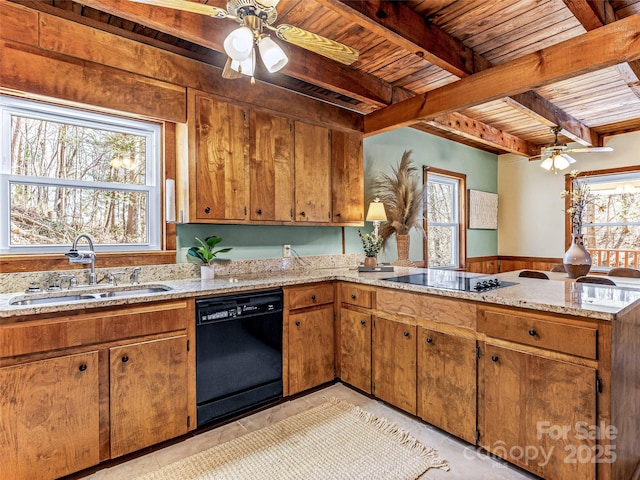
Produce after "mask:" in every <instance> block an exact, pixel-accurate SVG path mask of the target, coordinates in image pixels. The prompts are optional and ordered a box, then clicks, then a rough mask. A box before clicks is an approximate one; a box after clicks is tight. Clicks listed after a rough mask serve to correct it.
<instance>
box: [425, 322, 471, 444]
mask: <svg viewBox="0 0 640 480" xmlns="http://www.w3.org/2000/svg"><path fill="white" fill-rule="evenodd" d="M476 356H477V354H476V341H475V339H469V338H463V337H459V336H456V335H451V334H447V333H442V332H438V331H434V330H429V329H427V328H420V337H419V338H418V416H419V417H420V418H422V419H423V420H424V421H426V422H428V423H430V424H432V425H435V426H436V427H439V428H441V429H443V430H445V431H447V432H449V433H452V434H453V435H456V436H457V437H460V438H462V439H464V440H466V441H468V442H470V443H474V444H475V443H476Z"/></svg>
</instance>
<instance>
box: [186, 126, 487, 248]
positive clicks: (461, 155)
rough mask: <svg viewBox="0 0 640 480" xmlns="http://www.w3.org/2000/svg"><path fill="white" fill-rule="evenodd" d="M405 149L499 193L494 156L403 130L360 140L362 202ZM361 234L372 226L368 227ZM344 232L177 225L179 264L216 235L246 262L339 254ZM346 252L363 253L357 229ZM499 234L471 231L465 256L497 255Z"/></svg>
mask: <svg viewBox="0 0 640 480" xmlns="http://www.w3.org/2000/svg"><path fill="white" fill-rule="evenodd" d="M405 149H412V150H413V155H412V158H413V160H414V162H415V163H416V165H418V166H422V165H431V166H434V167H438V168H443V169H446V170H453V171H456V172H460V173H465V174H466V175H467V188H472V189H476V190H483V191H486V192H497V165H498V159H497V156H496V155H493V154H490V153H487V152H483V151H481V150H477V149H475V148H471V147H467V146H465V145H460V144H458V143H455V142H451V141H449V140H445V139H442V138H439V137H435V136H433V135H429V134H427V133H423V132H420V131H418V130H415V129H412V128H401V129H398V130H394V131H391V132H387V133H384V134H380V135H376V136H374V137H370V138H366V139H365V141H364V165H365V197H366V198H367V199H368V189H369V185H370V184H371V181H372V179H373V178H374V176H375V175H376V173H377V172H379V171H380V170H384V171H386V172H390V166H391V165H396V164H397V162H398V160H399V159H400V157H401V156H402V153H403V152H404V150H405ZM361 229H362V231H363V232H370V231H371V230H372V229H373V227H372V225H371V224H370V223H366V224H365V226H364V227H361ZM342 230H343V229H342V228H340V227H307V226H266V225H265V226H260V225H257V226H256V225H197V224H189V225H179V226H178V261H185V249H188V248H189V247H191V246H193V245H195V240H194V237H196V236H198V237H200V238H204V237H206V236H209V235H217V236H219V237H222V238H223V241H222V243H221V244H220V246H221V247H222V246H225V247H233V250H232V251H231V252H229V253H227V254H224V255H222V256H221V257H223V258H228V259H233V260H245V259H253V258H274V257H280V256H282V245H283V244H285V243H288V244H291V246H292V247H293V249H294V251H295V252H294V253H297V254H298V255H302V256H305V255H328V254H339V253H342ZM344 236H345V245H346V253H359V252H362V247H361V244H360V239H359V238H358V228H355V227H346V228H344ZM497 250H498V246H497V232H496V231H495V230H469V231H468V233H467V255H468V256H469V257H476V256H484V255H496V254H497ZM395 258H396V255H395V243H394V242H392V241H391V242H389V246H388V248H387V249H386V251H385V252H383V253H382V255H381V257H380V259H381V260H382V261H392V260H394V259H395ZM411 258H412V259H419V258H422V244H421V243H420V237H416V240H414V239H413V238H412V248H411Z"/></svg>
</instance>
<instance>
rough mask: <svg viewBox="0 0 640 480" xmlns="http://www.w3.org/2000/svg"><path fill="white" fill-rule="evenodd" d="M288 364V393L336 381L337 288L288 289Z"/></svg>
mask: <svg viewBox="0 0 640 480" xmlns="http://www.w3.org/2000/svg"><path fill="white" fill-rule="evenodd" d="M285 303H286V317H285V335H286V337H285V343H286V345H287V350H286V355H287V357H286V359H285V362H284V363H285V364H286V365H287V369H288V380H289V382H288V394H289V395H293V394H295V393H298V392H302V391H304V390H307V389H309V388H312V387H315V386H317V385H321V384H323V383H326V382H330V381H331V380H333V379H334V378H335V361H334V329H335V327H334V323H335V322H334V319H335V315H334V311H335V308H334V285H333V284H332V283H322V284H315V285H309V286H304V287H291V288H288V289H285Z"/></svg>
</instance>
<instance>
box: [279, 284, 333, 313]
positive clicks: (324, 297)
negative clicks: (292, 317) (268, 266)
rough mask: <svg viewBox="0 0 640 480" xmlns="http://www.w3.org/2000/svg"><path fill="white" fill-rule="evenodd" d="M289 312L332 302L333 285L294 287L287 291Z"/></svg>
mask: <svg viewBox="0 0 640 480" xmlns="http://www.w3.org/2000/svg"><path fill="white" fill-rule="evenodd" d="M287 293H288V297H289V298H288V304H287V308H288V309H289V310H295V309H298V308H305V307H313V306H314V305H324V304H326V303H332V302H333V284H332V283H321V284H316V285H309V286H305V287H294V288H289V289H288V290H287Z"/></svg>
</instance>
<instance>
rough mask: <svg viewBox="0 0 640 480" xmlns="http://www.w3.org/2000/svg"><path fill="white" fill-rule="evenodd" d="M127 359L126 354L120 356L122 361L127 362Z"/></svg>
mask: <svg viewBox="0 0 640 480" xmlns="http://www.w3.org/2000/svg"><path fill="white" fill-rule="evenodd" d="M128 361H129V357H127V356H126V355H124V356H123V357H122V363H127V362H128Z"/></svg>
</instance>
